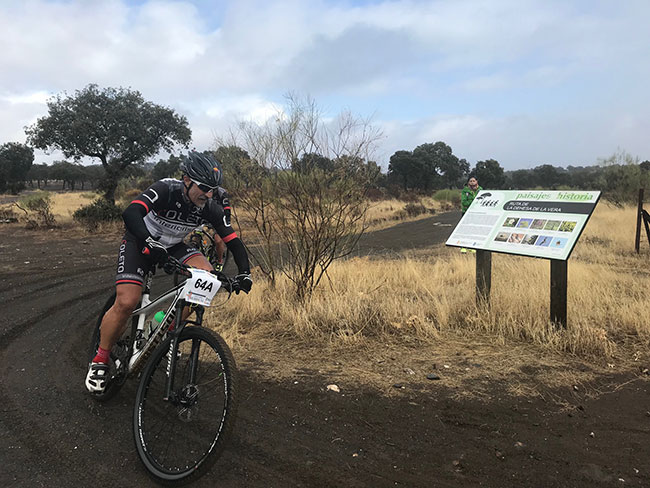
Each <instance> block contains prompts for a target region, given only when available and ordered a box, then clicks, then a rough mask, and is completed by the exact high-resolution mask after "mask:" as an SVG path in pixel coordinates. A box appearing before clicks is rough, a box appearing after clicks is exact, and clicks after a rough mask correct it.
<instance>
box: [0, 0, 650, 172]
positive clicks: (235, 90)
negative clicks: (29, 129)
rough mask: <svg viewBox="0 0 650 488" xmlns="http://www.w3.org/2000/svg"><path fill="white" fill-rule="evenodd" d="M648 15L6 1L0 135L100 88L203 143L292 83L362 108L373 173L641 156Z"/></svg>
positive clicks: (405, 4) (534, 8)
mask: <svg viewBox="0 0 650 488" xmlns="http://www.w3.org/2000/svg"><path fill="white" fill-rule="evenodd" d="M648 19H650V1H648V0H611V1H608V0H585V1H579V0H573V1H566V0H430V1H417V0H394V1H372V0H330V1H319V0H309V1H307V0H302V1H299V0H296V1H292V0H279V1H275V0H263V1H255V0H250V1H249V0H214V1H209V0H199V1H158V0H140V1H126V0H102V1H99V0H77V1H65V0H59V1H46V0H22V1H13V0H0V45H2V46H3V48H2V49H1V50H0V70H1V73H2V75H1V76H0V143H4V142H11V141H18V142H24V141H25V133H24V130H23V128H24V126H26V125H29V124H32V123H34V122H35V121H36V119H37V118H38V117H42V116H44V115H46V114H47V107H46V105H45V102H46V100H47V99H48V98H49V97H51V96H53V95H55V94H58V93H61V92H64V91H65V92H67V93H69V94H73V93H74V92H75V90H78V89H81V88H83V87H85V86H86V85H87V84H89V83H97V84H98V85H100V87H108V86H112V87H119V86H123V87H130V88H132V89H135V90H138V91H140V92H141V93H142V94H143V96H144V97H145V98H146V99H147V100H150V101H152V102H154V103H158V104H160V105H164V106H168V107H171V108H173V109H175V110H176V111H177V112H179V113H181V114H183V115H185V116H186V117H187V119H188V120H189V123H190V127H191V129H192V132H193V138H194V140H193V145H194V146H196V147H197V148H198V149H208V148H210V147H211V146H212V145H213V142H214V135H215V134H217V135H219V134H223V133H224V131H226V130H227V128H228V127H230V126H232V125H233V124H234V123H235V122H236V121H238V120H256V121H260V122H262V121H264V120H265V118H266V117H268V116H270V115H271V114H273V113H275V111H276V110H277V109H278V107H280V106H282V104H283V101H284V98H283V97H284V95H286V94H287V93H288V92H294V93H298V94H303V95H308V96H310V97H312V98H313V99H314V100H315V101H316V102H317V104H318V105H319V106H320V107H321V108H322V109H323V110H324V112H325V113H326V114H331V115H336V114H337V113H339V112H341V111H342V110H348V109H349V110H351V111H352V112H353V113H354V114H357V115H359V116H362V117H372V123H373V124H374V125H375V126H377V127H378V128H380V129H381V130H382V131H383V134H384V137H383V139H382V140H381V141H380V144H379V146H378V148H377V152H376V154H375V156H376V160H377V161H378V162H379V163H380V164H381V165H382V166H383V167H384V168H386V167H387V165H388V159H389V158H390V155H391V154H393V153H394V152H395V151H398V150H412V149H414V148H415V147H416V146H418V145H419V144H423V143H426V142H436V141H444V142H446V143H447V144H449V145H450V146H451V147H452V149H453V151H454V154H455V155H457V156H458V157H461V158H465V159H467V160H468V161H469V162H470V163H471V165H472V166H473V165H474V164H475V163H476V161H480V160H485V159H489V158H492V159H496V160H497V161H499V162H500V163H501V165H502V166H503V167H504V168H505V169H507V170H509V169H519V168H532V167H534V166H537V165H539V164H546V163H548V164H553V165H561V166H566V165H569V164H571V165H590V164H594V163H596V162H597V160H598V158H604V157H608V156H610V155H612V154H613V153H614V152H616V151H620V150H624V151H626V152H627V153H629V154H631V155H632V156H638V157H639V158H640V159H641V160H645V159H650V88H649V86H650V84H649V82H648V80H650V29H649V28H648ZM36 156H37V161H36V162H41V161H50V160H51V158H52V157H54V156H49V159H48V156H45V155H44V154H43V153H41V152H37V154H36Z"/></svg>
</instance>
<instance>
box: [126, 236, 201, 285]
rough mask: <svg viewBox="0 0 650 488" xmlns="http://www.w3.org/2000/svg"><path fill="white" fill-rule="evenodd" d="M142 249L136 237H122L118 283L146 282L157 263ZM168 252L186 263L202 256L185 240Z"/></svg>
mask: <svg viewBox="0 0 650 488" xmlns="http://www.w3.org/2000/svg"><path fill="white" fill-rule="evenodd" d="M142 249H143V246H142V244H138V240H137V239H136V238H135V237H133V236H131V235H128V234H127V235H126V236H124V237H123V238H122V243H121V244H120V252H119V253H118V255H117V276H116V278H115V284H116V285H121V284H124V283H131V284H134V285H141V286H142V285H143V284H144V276H145V274H147V272H148V271H149V270H150V269H151V267H152V266H155V264H156V263H155V262H153V260H152V259H151V258H150V257H149V256H147V255H145V254H142ZM167 252H168V253H169V254H170V255H171V256H174V257H175V258H176V259H178V260H179V261H180V262H181V263H186V262H187V261H188V260H189V259H190V258H191V257H193V256H196V255H200V256H202V254H201V252H200V251H199V250H198V249H196V248H195V247H192V246H189V245H187V244H185V243H184V242H180V243H178V244H174V245H173V246H172V247H170V248H168V249H167Z"/></svg>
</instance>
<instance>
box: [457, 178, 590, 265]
mask: <svg viewBox="0 0 650 488" xmlns="http://www.w3.org/2000/svg"><path fill="white" fill-rule="evenodd" d="M599 199H600V192H599V191H546V190H540V191H537V190H481V191H480V192H479V193H478V195H477V196H476V198H475V199H474V201H473V202H472V204H471V205H470V207H469V208H468V209H467V212H465V215H463V218H462V219H461V220H460V222H458V225H456V228H455V229H454V231H453V232H452V234H451V236H450V237H449V239H448V240H447V245H448V246H456V247H465V248H471V249H482V250H485V251H495V252H503V253H508V254H519V255H522V256H532V257H537V258H548V259H558V260H567V259H569V256H570V255H571V251H573V247H574V246H575V244H576V242H577V241H578V237H580V234H581V233H582V230H583V229H584V227H585V225H586V224H587V221H588V220H589V217H590V216H591V214H592V212H593V211H594V208H595V207H596V203H598V200H599Z"/></svg>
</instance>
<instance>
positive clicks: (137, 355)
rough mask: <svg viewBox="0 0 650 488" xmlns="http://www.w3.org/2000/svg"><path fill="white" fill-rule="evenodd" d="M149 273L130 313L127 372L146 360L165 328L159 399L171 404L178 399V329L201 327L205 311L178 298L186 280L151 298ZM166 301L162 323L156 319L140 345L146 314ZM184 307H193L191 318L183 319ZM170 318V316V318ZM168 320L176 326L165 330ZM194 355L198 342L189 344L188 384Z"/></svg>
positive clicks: (194, 369) (193, 375) (192, 374)
mask: <svg viewBox="0 0 650 488" xmlns="http://www.w3.org/2000/svg"><path fill="white" fill-rule="evenodd" d="M153 276H154V271H153V270H152V271H149V272H148V273H147V275H146V277H145V281H144V287H143V289H142V298H141V300H140V307H138V308H137V309H136V310H134V311H133V313H132V314H131V317H132V326H131V327H132V330H131V337H132V338H133V340H132V341H131V354H130V356H129V359H128V367H127V375H128V374H131V373H133V372H134V371H136V370H137V368H138V367H139V366H140V365H141V364H142V362H143V361H144V360H146V358H147V357H148V354H147V353H148V352H150V351H151V350H152V349H153V348H154V347H155V346H156V345H157V344H158V342H159V340H160V339H162V337H163V335H164V333H165V331H168V334H169V337H170V338H171V341H170V343H169V350H168V352H167V369H166V374H167V381H166V384H165V394H164V397H163V399H164V400H166V401H172V402H174V403H175V402H177V401H179V400H178V398H177V397H176V395H175V394H172V392H173V388H174V385H173V381H174V373H175V369H176V360H177V357H176V354H175V351H176V348H177V344H178V339H179V337H180V334H181V332H182V331H183V329H184V328H185V326H186V325H187V324H188V323H189V324H194V325H197V326H201V324H202V323H203V313H204V312H205V309H204V308H203V306H202V305H197V304H196V303H189V302H188V301H187V300H186V299H184V298H181V296H182V294H183V290H184V289H185V287H186V286H188V283H189V282H190V281H189V280H188V281H185V282H182V283H179V284H178V285H176V286H174V287H173V288H171V289H170V290H168V291H166V292H164V293H162V294H161V295H160V296H159V297H157V298H156V299H154V300H151V299H150V296H151V286H152V283H153ZM217 289H218V288H217ZM169 300H171V303H170V304H169V306H168V307H167V309H166V311H165V316H164V319H163V320H162V322H160V324H158V325H157V326H156V328H155V329H154V330H152V331H150V333H149V336H148V337H146V342H145V343H144V344H142V347H140V344H141V341H140V340H139V338H142V337H143V334H144V330H145V320H146V316H147V315H150V314H151V313H152V312H154V311H155V310H158V309H160V306H161V304H162V303H164V302H167V301H169ZM186 307H193V309H194V311H195V313H196V319H195V320H183V310H184V309H185V308H186ZM171 317H173V319H172V318H171ZM171 320H174V322H175V324H176V326H175V327H174V328H173V329H171V330H169V324H171ZM198 355H199V350H198V344H192V350H191V353H190V363H189V364H190V368H189V375H190V383H193V382H194V380H195V378H196V374H197V365H198ZM190 398H193V396H190ZM181 403H182V400H181Z"/></svg>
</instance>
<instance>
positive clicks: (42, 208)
mask: <svg viewBox="0 0 650 488" xmlns="http://www.w3.org/2000/svg"><path fill="white" fill-rule="evenodd" d="M15 205H16V207H18V208H19V209H20V210H22V211H23V212H25V216H26V219H27V227H28V228H30V229H36V228H38V227H46V228H48V229H50V228H52V227H55V226H56V219H55V218H54V214H53V213H52V197H51V196H50V194H49V193H47V192H38V193H34V194H31V195H28V196H26V197H23V198H21V199H20V200H19V201H18V203H16V204H15Z"/></svg>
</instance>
